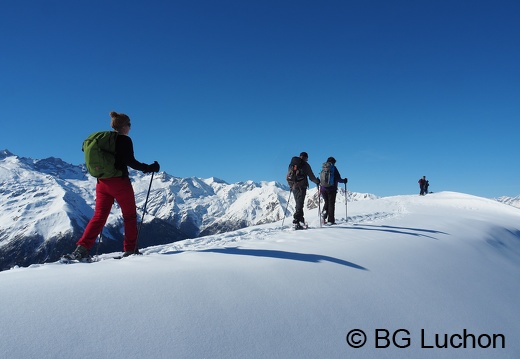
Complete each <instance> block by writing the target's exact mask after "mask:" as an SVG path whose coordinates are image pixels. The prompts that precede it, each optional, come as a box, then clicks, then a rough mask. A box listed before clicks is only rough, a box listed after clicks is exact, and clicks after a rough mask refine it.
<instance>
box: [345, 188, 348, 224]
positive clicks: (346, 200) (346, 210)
mask: <svg viewBox="0 0 520 359" xmlns="http://www.w3.org/2000/svg"><path fill="white" fill-rule="evenodd" d="M347 203H348V195H347V182H345V222H348V207H347Z"/></svg>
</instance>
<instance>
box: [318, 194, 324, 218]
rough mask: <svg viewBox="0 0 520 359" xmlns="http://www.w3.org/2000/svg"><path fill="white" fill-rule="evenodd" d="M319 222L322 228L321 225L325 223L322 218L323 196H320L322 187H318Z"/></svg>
mask: <svg viewBox="0 0 520 359" xmlns="http://www.w3.org/2000/svg"><path fill="white" fill-rule="evenodd" d="M318 221H320V227H321V223H322V222H323V220H322V218H321V195H320V185H318Z"/></svg>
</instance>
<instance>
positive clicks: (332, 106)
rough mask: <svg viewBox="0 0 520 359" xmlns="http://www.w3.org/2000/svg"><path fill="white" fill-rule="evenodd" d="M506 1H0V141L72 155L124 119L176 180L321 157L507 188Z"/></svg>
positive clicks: (509, 78) (387, 191)
mask: <svg viewBox="0 0 520 359" xmlns="http://www.w3.org/2000/svg"><path fill="white" fill-rule="evenodd" d="M519 12H520V3H519V2H518V1H516V0H511V1H503V0H489V1H488V0H480V1H471V2H470V1H458V0H440V1H417V0H410V1H386V0H379V1H375V0H366V1H350V0H335V1H327V0H326V1H314V0H313V1H305V0H299V1H284V0H277V1H271V0H264V1H244V0H228V1H226V0H223V1H210V0H205V1H203V0H200V1H199V0H191V1H175V0H173V1H155V0H148V1H128V0H126V1H111V0H103V1H97V0H95V1H52V0H49V1H29V0H20V1H4V2H2V4H1V5H0V46H1V49H2V51H1V52H2V55H1V56H0V71H1V80H0V122H1V125H0V149H9V150H10V151H11V152H13V153H15V154H17V155H19V156H25V157H32V158H46V157H50V156H53V157H59V158H62V159H63V160H65V161H67V162H70V163H73V164H80V163H82V162H83V154H82V152H81V143H82V141H83V139H84V138H85V137H86V136H87V135H88V134H90V133H91V132H94V131H98V130H105V129H109V123H110V117H109V115H108V113H109V112H110V111H117V112H123V113H126V114H128V115H129V116H130V118H131V120H132V130H131V132H130V136H131V137H132V139H133V141H134V149H135V155H136V158H137V159H138V160H140V161H142V162H147V163H150V162H153V161H154V160H157V161H158V162H159V163H160V164H161V169H162V170H164V171H166V172H168V173H169V174H171V175H174V176H178V177H192V176H195V177H201V178H208V177H213V176H214V177H218V178H221V179H223V180H225V181H227V182H229V183H234V182H238V181H246V180H254V181H256V182H259V181H279V182H284V178H285V172H286V169H287V166H288V164H289V161H290V159H291V157H292V156H293V155H298V154H299V153H300V152H301V151H307V152H308V153H309V163H310V164H311V166H312V167H313V169H314V172H315V173H316V174H317V173H318V172H319V170H320V168H321V163H322V162H324V161H325V160H326V159H327V157H328V156H334V157H335V158H336V159H337V161H338V162H337V166H338V169H339V170H340V172H341V174H342V175H343V176H344V177H345V176H346V177H348V178H349V190H352V191H356V192H369V193H374V194H376V195H380V196H388V195H399V194H413V193H418V185H417V180H418V179H419V178H420V177H421V176H423V175H426V176H427V178H429V179H430V184H431V187H430V190H432V191H435V192H437V191H444V190H448V191H459V192H464V193H470V194H474V195H479V196H484V197H498V196H502V195H506V196H517V195H520V183H519V181H518V179H519V171H520V169H519V166H518V159H517V158H518V152H519V151H518V131H519V127H520V125H519V119H520V116H519V115H520V66H519V65H518V64H520V42H519V39H520V22H519V21H518V14H519Z"/></svg>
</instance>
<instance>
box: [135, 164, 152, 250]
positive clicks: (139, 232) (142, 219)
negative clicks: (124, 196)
mask: <svg viewBox="0 0 520 359" xmlns="http://www.w3.org/2000/svg"><path fill="white" fill-rule="evenodd" d="M153 175H154V172H152V177H151V178H150V185H149V186H148V192H147V193H146V200H145V201H144V207H143V217H142V218H141V224H140V225H139V229H138V230H137V239H136V240H135V248H134V254H138V253H139V235H140V234H141V228H142V227H143V222H144V216H145V215H146V205H147V204H148V197H149V196H150V189H151V188H152V181H153Z"/></svg>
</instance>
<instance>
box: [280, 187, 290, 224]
mask: <svg viewBox="0 0 520 359" xmlns="http://www.w3.org/2000/svg"><path fill="white" fill-rule="evenodd" d="M291 192H292V189H291V190H289V198H287V204H286V205H285V211H283V220H282V228H283V222H285V217H286V216H287V208H289V201H290V200H291Z"/></svg>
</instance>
